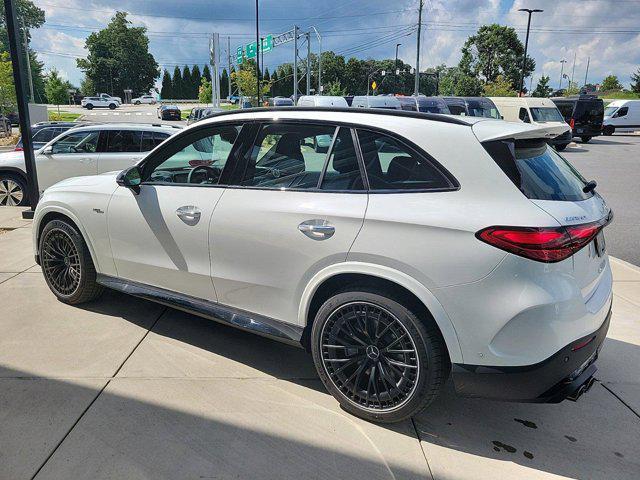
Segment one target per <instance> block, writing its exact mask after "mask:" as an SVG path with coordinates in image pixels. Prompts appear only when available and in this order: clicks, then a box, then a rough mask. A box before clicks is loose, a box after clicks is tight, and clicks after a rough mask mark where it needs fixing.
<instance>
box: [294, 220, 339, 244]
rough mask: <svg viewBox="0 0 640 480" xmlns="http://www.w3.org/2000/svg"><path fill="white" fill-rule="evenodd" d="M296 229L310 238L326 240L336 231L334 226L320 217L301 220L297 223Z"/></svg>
mask: <svg viewBox="0 0 640 480" xmlns="http://www.w3.org/2000/svg"><path fill="white" fill-rule="evenodd" d="M298 230H300V231H301V232H302V233H303V234H305V235H306V236H307V237H309V238H310V239H311V240H326V239H328V238H331V237H333V234H334V233H336V227H334V226H333V225H331V224H330V223H329V222H328V221H327V220H322V219H320V218H314V219H311V220H306V221H304V222H302V223H301V224H300V225H298Z"/></svg>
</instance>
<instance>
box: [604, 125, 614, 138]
mask: <svg viewBox="0 0 640 480" xmlns="http://www.w3.org/2000/svg"><path fill="white" fill-rule="evenodd" d="M615 131H616V127H613V126H611V125H607V126H606V127H604V128H603V129H602V133H603V134H604V135H607V136H609V135H613V132H615Z"/></svg>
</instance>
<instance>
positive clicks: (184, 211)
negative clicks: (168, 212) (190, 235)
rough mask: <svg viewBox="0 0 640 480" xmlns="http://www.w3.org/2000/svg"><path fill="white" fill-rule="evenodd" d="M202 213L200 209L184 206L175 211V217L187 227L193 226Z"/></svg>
mask: <svg viewBox="0 0 640 480" xmlns="http://www.w3.org/2000/svg"><path fill="white" fill-rule="evenodd" d="M201 214H202V212H201V211H200V209H199V208H198V207H196V206H193V205H185V206H183V207H180V208H178V209H177V210H176V215H177V216H178V218H179V219H180V220H182V221H183V222H184V223H186V224H187V225H195V224H196V223H198V222H199V221H200V216H201Z"/></svg>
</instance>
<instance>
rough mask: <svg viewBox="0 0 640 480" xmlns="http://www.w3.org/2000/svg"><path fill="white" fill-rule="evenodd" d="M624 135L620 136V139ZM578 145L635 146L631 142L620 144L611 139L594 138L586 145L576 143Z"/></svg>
mask: <svg viewBox="0 0 640 480" xmlns="http://www.w3.org/2000/svg"><path fill="white" fill-rule="evenodd" d="M622 136H625V135H620V137H622ZM576 143H578V144H579V145H589V144H594V145H635V144H634V143H632V142H621V141H619V140H613V139H612V138H611V137H594V138H592V139H591V140H590V141H589V142H588V143H581V142H576Z"/></svg>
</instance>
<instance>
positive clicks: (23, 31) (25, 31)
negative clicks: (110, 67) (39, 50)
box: [22, 25, 113, 102]
mask: <svg viewBox="0 0 640 480" xmlns="http://www.w3.org/2000/svg"><path fill="white" fill-rule="evenodd" d="M22 34H23V36H24V53H25V54H26V55H27V75H29V99H30V100H31V102H35V97H34V96H33V76H32V75H31V58H30V57H29V41H28V39H27V26H26V25H24V26H23V28H22ZM112 95H113V93H112Z"/></svg>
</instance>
